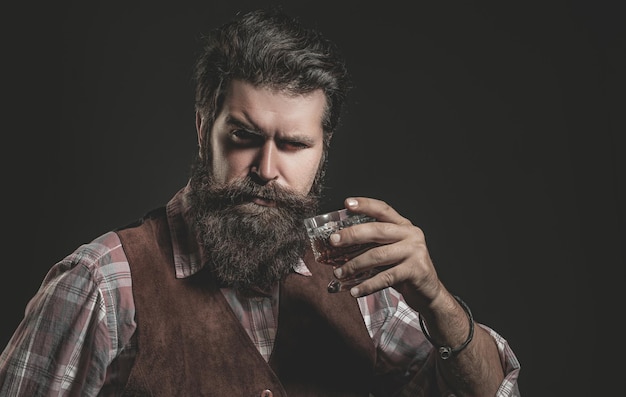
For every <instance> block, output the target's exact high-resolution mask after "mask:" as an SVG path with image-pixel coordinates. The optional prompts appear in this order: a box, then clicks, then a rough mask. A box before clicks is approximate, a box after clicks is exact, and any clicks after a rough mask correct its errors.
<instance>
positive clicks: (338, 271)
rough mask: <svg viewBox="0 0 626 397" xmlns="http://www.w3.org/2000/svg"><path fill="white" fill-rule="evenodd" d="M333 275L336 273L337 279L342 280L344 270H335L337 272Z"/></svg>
mask: <svg viewBox="0 0 626 397" xmlns="http://www.w3.org/2000/svg"><path fill="white" fill-rule="evenodd" d="M333 273H335V277H337V278H341V275H342V274H343V270H341V268H340V267H338V268H336V269H335V271H334V272H333Z"/></svg>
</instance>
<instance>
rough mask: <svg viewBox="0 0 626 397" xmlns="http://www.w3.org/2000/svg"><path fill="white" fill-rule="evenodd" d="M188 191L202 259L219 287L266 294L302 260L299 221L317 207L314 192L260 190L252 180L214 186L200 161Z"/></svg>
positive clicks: (268, 186) (274, 186)
mask: <svg viewBox="0 0 626 397" xmlns="http://www.w3.org/2000/svg"><path fill="white" fill-rule="evenodd" d="M317 182H319V181H317ZM190 188H191V189H190V194H189V199H190V203H191V215H192V219H193V223H194V227H195V230H196V235H197V238H198V241H199V243H200V244H201V245H202V248H203V253H204V258H203V259H204V260H205V261H206V264H205V265H206V266H207V267H208V269H210V271H212V272H213V274H214V275H215V277H216V279H217V281H218V283H219V284H220V285H221V286H225V287H231V288H235V289H237V290H242V291H269V290H270V289H271V287H272V286H273V285H274V284H275V283H276V282H278V281H279V280H280V279H281V278H282V277H283V276H285V275H286V274H287V273H288V272H289V271H290V270H291V269H292V267H293V265H294V264H296V263H297V262H298V260H299V259H300V258H302V256H303V255H304V251H305V250H306V248H307V245H308V244H309V243H308V238H307V235H306V230H305V228H304V224H303V219H304V218H306V217H309V216H312V215H314V214H315V213H316V211H317V209H318V205H319V198H318V197H317V196H316V195H315V194H314V193H309V194H308V195H302V194H298V193H295V192H291V191H288V190H286V189H285V188H283V187H281V186H279V185H278V184H275V183H271V182H270V183H268V184H265V185H261V184H259V183H256V182H255V181H254V180H253V179H251V178H250V177H249V178H246V179H243V180H236V181H233V182H230V183H226V184H218V183H216V182H215V181H214V180H213V178H212V172H211V170H210V167H208V166H206V165H205V163H204V162H203V161H202V160H200V159H198V160H197V161H196V163H195V164H194V166H193V167H192V171H191V178H190ZM316 190H318V189H312V192H313V191H316ZM253 197H263V198H264V199H269V200H273V201H274V202H275V203H276V206H275V207H264V206H260V205H257V204H254V203H252V202H251V199H252V198H253Z"/></svg>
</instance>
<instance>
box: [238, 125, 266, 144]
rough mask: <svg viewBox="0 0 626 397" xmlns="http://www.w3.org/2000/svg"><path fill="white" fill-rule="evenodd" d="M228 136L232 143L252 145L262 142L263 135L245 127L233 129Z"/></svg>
mask: <svg viewBox="0 0 626 397" xmlns="http://www.w3.org/2000/svg"><path fill="white" fill-rule="evenodd" d="M230 137H231V140H232V141H233V143H235V144H237V145H242V146H254V145H258V144H261V143H262V142H263V136H261V135H260V134H258V133H256V132H253V131H250V130H246V129H237V130H233V131H232V132H231V133H230Z"/></svg>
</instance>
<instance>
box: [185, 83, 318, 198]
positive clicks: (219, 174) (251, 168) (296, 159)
mask: <svg viewBox="0 0 626 397" xmlns="http://www.w3.org/2000/svg"><path fill="white" fill-rule="evenodd" d="M325 105H326V97H325V96H324V93H323V92H322V91H321V90H316V91H313V92H311V93H307V94H304V95H292V94H290V93H286V92H283V91H276V90H272V89H270V88H267V87H255V86H253V85H251V84H249V83H246V82H243V81H240V80H234V81H232V82H231V84H230V87H229V88H228V90H227V92H226V95H225V98H224V103H223V106H222V109H221V111H220V113H219V114H218V115H217V117H216V119H215V123H214V124H213V128H212V130H211V132H210V134H208V136H209V139H210V140H211V142H210V150H211V157H210V158H211V161H212V164H211V165H212V174H213V178H214V180H215V181H216V182H217V183H228V182H231V181H234V180H237V179H244V178H246V177H252V179H253V180H255V181H257V182H258V183H260V184H267V183H269V182H273V183H277V184H279V185H280V186H281V187H283V188H286V189H289V190H291V191H294V192H297V193H300V194H307V193H308V192H309V191H310V189H311V186H312V185H313V181H314V179H315V176H316V173H317V171H318V168H319V166H320V161H321V159H322V153H323V150H324V149H323V129H322V116H323V113H324V108H325ZM204 122H205V121H204V120H203V119H199V120H198V121H197V128H198V139H199V143H200V146H201V147H202V148H204V142H203V138H204V137H203V134H202V131H204V128H203V127H204V125H203V123H204ZM253 202H254V203H256V204H258V205H263V206H273V205H274V203H272V202H271V201H268V200H264V199H262V198H260V197H257V198H255V199H253Z"/></svg>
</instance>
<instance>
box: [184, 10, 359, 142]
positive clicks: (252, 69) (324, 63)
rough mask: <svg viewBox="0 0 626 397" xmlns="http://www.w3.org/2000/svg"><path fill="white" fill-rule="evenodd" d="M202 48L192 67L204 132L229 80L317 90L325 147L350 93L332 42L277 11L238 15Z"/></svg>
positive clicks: (297, 91) (342, 62)
mask: <svg viewBox="0 0 626 397" xmlns="http://www.w3.org/2000/svg"><path fill="white" fill-rule="evenodd" d="M204 43H205V44H204V46H203V49H202V52H201V54H200V56H199V57H198V60H197V63H196V65H195V73H194V80H195V90H196V92H195V107H196V111H198V112H199V113H200V114H201V115H202V117H204V118H205V122H207V125H208V127H207V128H208V129H209V130H210V129H211V127H212V125H213V123H214V121H215V117H216V116H217V114H218V113H219V111H220V109H221V106H222V102H223V99H224V93H225V90H226V89H227V88H228V85H229V83H230V82H231V81H232V80H233V79H241V80H243V81H246V82H248V83H251V84H252V85H254V86H266V87H271V88H272V89H277V90H284V91H287V92H290V93H294V94H302V93H308V92H311V91H314V90H316V89H322V90H323V91H324V93H325V95H326V102H327V107H326V110H325V114H324V119H323V120H322V128H323V130H324V146H325V149H327V148H328V144H329V141H330V137H331V136H332V133H333V132H334V131H335V129H336V128H337V125H338V124H339V119H340V114H341V112H342V107H343V104H344V101H345V98H346V95H347V93H348V90H349V88H350V87H349V85H350V82H349V76H348V73H347V70H346V66H345V60H344V59H343V57H342V55H341V54H340V52H339V50H338V48H337V47H336V46H335V44H334V43H332V42H330V41H329V40H327V39H325V38H324V37H323V36H322V35H321V33H320V32H318V31H315V30H313V29H309V28H306V27H304V26H303V25H302V24H301V23H300V22H299V21H298V20H297V19H296V18H295V17H292V16H289V15H287V14H286V13H284V12H283V11H281V10H280V9H278V8H273V9H267V10H256V11H251V12H249V13H247V14H244V15H243V16H241V17H240V18H238V19H234V20H232V21H230V22H228V23H226V24H224V25H222V26H221V27H219V28H217V29H214V30H212V31H210V32H209V33H208V35H206V36H205V37H204ZM202 133H203V134H204V133H206V131H203V132H202ZM207 141H208V140H207ZM325 152H326V150H325Z"/></svg>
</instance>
